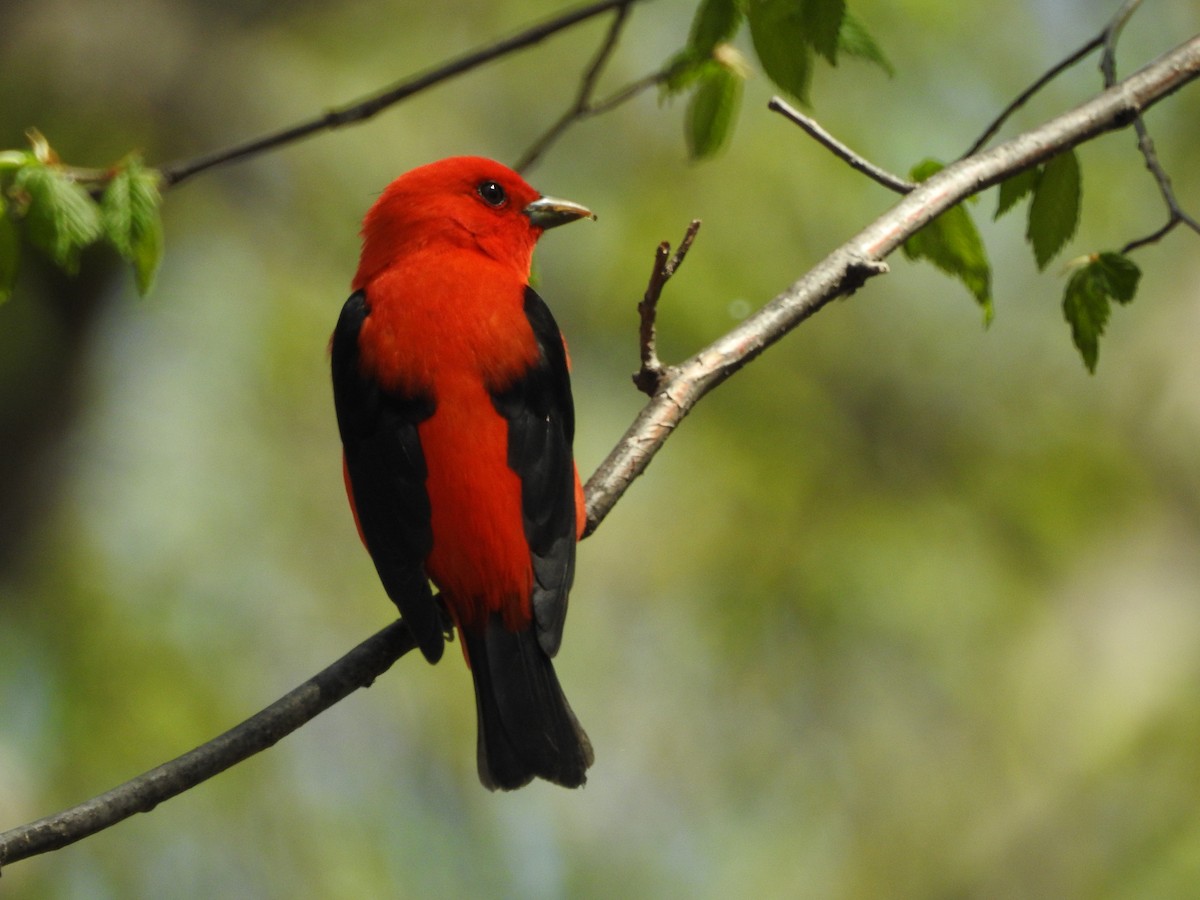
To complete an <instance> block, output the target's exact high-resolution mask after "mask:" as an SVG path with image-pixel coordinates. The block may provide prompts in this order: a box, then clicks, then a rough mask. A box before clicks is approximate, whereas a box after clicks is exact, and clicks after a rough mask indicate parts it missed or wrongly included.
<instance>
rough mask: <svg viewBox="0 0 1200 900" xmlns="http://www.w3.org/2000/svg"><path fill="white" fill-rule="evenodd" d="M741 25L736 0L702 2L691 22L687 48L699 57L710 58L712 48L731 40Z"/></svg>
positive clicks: (706, 0) (708, 0)
mask: <svg viewBox="0 0 1200 900" xmlns="http://www.w3.org/2000/svg"><path fill="white" fill-rule="evenodd" d="M741 24H742V10H741V7H740V6H739V4H738V0H703V2H702V3H701V4H700V6H699V8H698V9H697V10H696V17H695V18H694V19H693V20H692V31H691V34H690V36H689V37H688V47H689V48H691V49H692V50H693V51H695V52H696V54H697V55H699V56H700V57H706V56H711V55H712V51H713V48H714V47H715V46H717V44H720V43H722V42H724V41H728V40H729V39H730V38H732V37H733V36H734V34H735V33H736V32H737V30H738V26H739V25H741Z"/></svg>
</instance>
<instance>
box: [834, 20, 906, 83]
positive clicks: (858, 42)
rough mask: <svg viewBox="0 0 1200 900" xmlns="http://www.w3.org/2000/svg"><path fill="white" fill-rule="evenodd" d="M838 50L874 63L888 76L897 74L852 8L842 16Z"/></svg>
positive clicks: (846, 54)
mask: <svg viewBox="0 0 1200 900" xmlns="http://www.w3.org/2000/svg"><path fill="white" fill-rule="evenodd" d="M837 49H838V52H839V53H841V54H843V55H845V56H852V57H855V58H856V59H861V60H865V61H866V62H870V63H874V64H875V65H877V66H879V68H881V69H883V71H885V72H887V74H888V76H889V77H890V76H892V75H895V74H896V70H895V69H893V68H892V64H891V62H890V61H889V60H888V58H887V57H886V56H885V55H884V53H883V49H882V48H881V47H880V46H879V44H877V43H876V42H875V38H873V37H871V35H870V33H869V32H868V31H867V29H866V26H865V25H863V23H862V22H860V21H859V20H858V18H857V17H855V16H854V15H853V14H852V13H851V12H850V10H846V13H845V15H844V16H842V28H841V31H839V32H838V46H837Z"/></svg>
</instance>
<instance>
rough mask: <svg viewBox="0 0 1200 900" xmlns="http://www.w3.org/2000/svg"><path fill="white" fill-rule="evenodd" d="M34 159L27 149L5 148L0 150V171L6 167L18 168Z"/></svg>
mask: <svg viewBox="0 0 1200 900" xmlns="http://www.w3.org/2000/svg"><path fill="white" fill-rule="evenodd" d="M34 161H35V160H34V157H33V154H32V153H30V152H29V151H28V150H5V151H3V152H0V172H2V171H4V170H6V169H19V168H21V166H27V165H29V164H30V163H32V162H34Z"/></svg>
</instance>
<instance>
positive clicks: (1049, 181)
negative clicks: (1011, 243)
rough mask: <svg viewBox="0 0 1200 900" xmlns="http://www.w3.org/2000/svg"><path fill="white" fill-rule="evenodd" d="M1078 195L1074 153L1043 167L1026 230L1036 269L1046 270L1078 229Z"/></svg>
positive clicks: (1070, 151) (1068, 152) (1078, 185)
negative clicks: (1031, 246) (1035, 261)
mask: <svg viewBox="0 0 1200 900" xmlns="http://www.w3.org/2000/svg"><path fill="white" fill-rule="evenodd" d="M1081 192H1082V184H1081V177H1080V172H1079V159H1078V157H1076V155H1075V151H1074V150H1068V151H1067V152H1066V153H1061V154H1059V155H1058V156H1056V157H1054V159H1052V160H1050V162H1048V163H1046V165H1045V166H1043V167H1042V174H1041V176H1040V177H1039V178H1038V179H1037V184H1036V185H1034V188H1033V199H1032V200H1031V201H1030V202H1029V225H1028V227H1027V228H1026V230H1025V236H1026V238H1028V240H1029V243H1030V244H1031V245H1033V256H1034V259H1035V260H1037V265H1038V268H1039V269H1044V268H1046V266H1047V264H1048V263H1049V262H1050V260H1052V259H1054V257H1055V256H1057V255H1058V253H1059V251H1060V250H1062V248H1063V246H1064V245H1065V244H1066V243H1067V241H1069V240H1070V239H1071V237H1072V235H1074V234H1075V229H1076V228H1078V227H1079V206H1080V197H1081Z"/></svg>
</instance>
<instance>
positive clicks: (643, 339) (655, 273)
mask: <svg viewBox="0 0 1200 900" xmlns="http://www.w3.org/2000/svg"><path fill="white" fill-rule="evenodd" d="M699 231H700V220H699V219H693V220H692V223H691V224H690V225H688V229H687V232H686V233H685V234H684V236H683V240H682V241H680V242H679V248H678V249H677V250H676V251H675V254H674V255H671V244H670V243H669V242H668V241H663V242H662V243H661V244H659V245H658V248H657V249H656V250H655V251H654V268H653V269H652V270H651V271H650V282H649V283H648V284H647V285H646V293H645V295H643V297H642V300H641V302H639V303H638V307H637V308H638V316H639V317H640V319H641V325H640V326H639V328H638V340H639V344H640V350H641V360H642V365H641V368H639V369H638V370H637V372H635V373H634V375H633V383H634V385H635V386H636V387H637V389H638V390H639V391H641V392H642V393H643V394H645V395H646V396H648V397H653V396H654V395H655V393H657V392H658V388H659V386H660V385H661V384H662V383H663V379H664V378H666V374H667V370H666V368H665V367H664V366H663V364H662V361H661V360H660V359H659V358H658V346H657V345H658V331H657V319H658V301H659V299H660V298H661V297H662V290H663V288H664V287H665V286H666V284H667V282H668V281H669V280H670V279H671V276H672V275H674V274H675V272H676V271H678V269H679V267H680V266H681V265H682V264H683V260H684V257H686V256H687V253H688V250H690V249H691V247H692V243H693V242H694V241H695V240H696V234H697V232H699Z"/></svg>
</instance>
